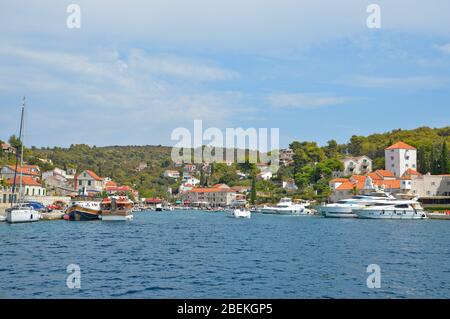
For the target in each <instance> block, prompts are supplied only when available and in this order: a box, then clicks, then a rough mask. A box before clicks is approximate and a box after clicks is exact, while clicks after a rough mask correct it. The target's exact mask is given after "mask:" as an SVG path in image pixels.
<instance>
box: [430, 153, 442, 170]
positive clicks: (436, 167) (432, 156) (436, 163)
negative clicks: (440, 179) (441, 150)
mask: <svg viewBox="0 0 450 319" xmlns="http://www.w3.org/2000/svg"><path fill="white" fill-rule="evenodd" d="M430 168H431V174H433V175H437V174H439V172H440V167H439V160H438V159H437V158H436V151H435V148H434V146H432V148H431V153H430Z"/></svg>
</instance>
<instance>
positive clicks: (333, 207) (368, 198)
mask: <svg viewBox="0 0 450 319" xmlns="http://www.w3.org/2000/svg"><path fill="white" fill-rule="evenodd" d="M389 200H395V197H394V196H392V195H391V194H389V193H386V192H384V191H376V192H372V193H368V194H363V195H356V196H353V197H351V198H347V199H342V200H340V201H338V202H337V203H332V204H324V205H321V206H319V207H318V211H319V213H321V214H322V215H323V216H325V217H334V218H355V217H357V216H356V214H355V213H354V210H355V209H359V208H363V207H366V206H368V205H372V204H374V203H376V202H379V201H389Z"/></svg>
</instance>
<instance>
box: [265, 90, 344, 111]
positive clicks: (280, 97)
mask: <svg viewBox="0 0 450 319" xmlns="http://www.w3.org/2000/svg"><path fill="white" fill-rule="evenodd" d="M266 99H267V101H268V102H269V104H270V105H271V106H272V107H274V108H301V109H312V108H318V107H324V106H331V105H340V104H345V103H348V102H349V101H351V98H349V97H345V96H332V95H321V94H305V93H275V94H271V95H269V96H267V97H266Z"/></svg>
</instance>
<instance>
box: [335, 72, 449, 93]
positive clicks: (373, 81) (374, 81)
mask: <svg viewBox="0 0 450 319" xmlns="http://www.w3.org/2000/svg"><path fill="white" fill-rule="evenodd" d="M340 83H341V84H345V85H349V86H352V87H360V88H374V89H414V90H417V89H434V88H441V87H445V86H448V85H449V84H450V78H449V77H444V76H431V75H430V76H406V77H381V76H367V75H352V76H349V77H347V78H346V79H344V80H342V81H340Z"/></svg>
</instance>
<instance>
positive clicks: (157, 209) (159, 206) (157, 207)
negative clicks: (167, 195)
mask: <svg viewBox="0 0 450 319" xmlns="http://www.w3.org/2000/svg"><path fill="white" fill-rule="evenodd" d="M162 210H163V209H162V205H161V204H156V207H155V211H156V212H161V211H162Z"/></svg>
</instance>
